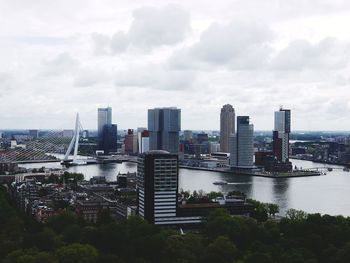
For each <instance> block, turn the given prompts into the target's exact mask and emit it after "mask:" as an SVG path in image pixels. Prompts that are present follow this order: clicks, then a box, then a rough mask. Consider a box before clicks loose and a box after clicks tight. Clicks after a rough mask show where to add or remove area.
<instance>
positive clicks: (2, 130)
mask: <svg viewBox="0 0 350 263" xmlns="http://www.w3.org/2000/svg"><path fill="white" fill-rule="evenodd" d="M137 128H146V127H141V126H139V127H136V128H125V129H124V128H123V129H120V128H119V127H118V131H127V130H128V129H133V130H134V131H135V130H136V129H137ZM29 130H38V131H63V130H74V128H62V129H48V128H44V129H36V128H13V129H11V128H6V129H0V132H9V131H29ZM84 130H88V131H93V132H97V129H95V128H94V129H88V128H86V129H85V128H84ZM186 130H190V131H192V132H219V133H220V130H219V129H218V130H211V129H206V130H201V129H181V132H183V131H186ZM272 131H273V129H272V130H254V133H259V132H263V133H269V132H271V133H272ZM315 132H316V133H349V135H350V130H338V131H332V130H295V131H293V130H292V131H291V134H295V133H315Z"/></svg>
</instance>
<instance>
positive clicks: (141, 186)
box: [137, 151, 178, 225]
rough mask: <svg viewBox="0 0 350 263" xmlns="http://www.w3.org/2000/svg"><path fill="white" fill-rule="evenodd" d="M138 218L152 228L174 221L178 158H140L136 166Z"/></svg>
mask: <svg viewBox="0 0 350 263" xmlns="http://www.w3.org/2000/svg"><path fill="white" fill-rule="evenodd" d="M137 192H138V197H137V200H138V208H139V215H140V216H141V217H143V218H144V219H146V220H147V221H148V222H149V223H152V224H157V225H161V224H168V223H169V220H174V219H175V218H176V212H177V193H178V157H177V155H176V154H170V153H169V152H166V151H149V152H147V153H144V154H141V155H140V156H139V158H138V162H137Z"/></svg>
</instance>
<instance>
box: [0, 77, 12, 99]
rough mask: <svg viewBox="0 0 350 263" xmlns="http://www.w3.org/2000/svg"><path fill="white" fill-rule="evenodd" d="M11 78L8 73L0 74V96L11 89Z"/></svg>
mask: <svg viewBox="0 0 350 263" xmlns="http://www.w3.org/2000/svg"><path fill="white" fill-rule="evenodd" d="M12 81H13V76H12V75H11V74H10V73H5V72H0V89H1V93H0V96H2V95H4V93H6V92H8V91H9V90H10V89H11V88H12Z"/></svg>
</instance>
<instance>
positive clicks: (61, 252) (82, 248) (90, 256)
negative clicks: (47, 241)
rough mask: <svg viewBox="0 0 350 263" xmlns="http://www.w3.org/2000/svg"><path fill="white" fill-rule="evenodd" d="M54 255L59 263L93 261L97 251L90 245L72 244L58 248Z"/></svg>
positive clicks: (90, 262)
mask: <svg viewBox="0 0 350 263" xmlns="http://www.w3.org/2000/svg"><path fill="white" fill-rule="evenodd" d="M56 256H57V258H58V260H59V262H60V263H94V262H96V260H97V258H98V252H97V250H96V249H95V248H94V247H93V246H90V245H82V244H72V245H68V246H64V247H61V248H59V249H58V250H57V251H56Z"/></svg>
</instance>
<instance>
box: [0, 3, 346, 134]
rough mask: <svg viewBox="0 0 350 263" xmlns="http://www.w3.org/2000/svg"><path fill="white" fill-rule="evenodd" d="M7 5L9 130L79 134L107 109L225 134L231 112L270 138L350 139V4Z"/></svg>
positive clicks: (0, 34)
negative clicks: (339, 134) (278, 133)
mask: <svg viewBox="0 0 350 263" xmlns="http://www.w3.org/2000/svg"><path fill="white" fill-rule="evenodd" d="M73 2H74V3H72V1H68V0H60V1H54V2H53V1H18V0H4V1H2V2H1V9H0V20H1V22H2V23H3V24H6V25H8V26H3V27H1V28H0V38H1V41H0V47H1V48H0V57H1V61H0V88H1V91H2V93H1V96H0V99H1V103H0V112H1V114H0V127H13V128H20V127H39V128H42V127H45V126H46V127H52V128H60V127H71V126H72V124H73V123H74V118H75V113H76V112H80V117H81V120H82V124H83V126H86V127H95V125H96V123H97V108H100V107H102V108H103V107H106V106H109V107H111V108H113V120H114V121H113V123H117V124H118V125H120V126H121V127H135V126H136V125H137V124H138V125H140V126H144V125H145V124H146V123H147V109H151V108H154V107H169V106H176V107H177V108H180V109H181V111H182V126H183V127H186V128H188V129H195V128H196V127H202V129H204V130H210V129H212V127H220V126H219V122H220V117H219V116H220V109H221V107H222V106H223V105H225V104H231V105H232V106H233V107H234V108H235V112H236V114H237V115H242V116H244V115H247V116H250V117H251V122H252V123H253V124H254V127H255V128H256V129H259V130H270V129H271V128H272V127H273V113H274V111H276V110H278V109H279V108H280V106H283V107H284V108H287V109H291V110H292V127H294V128H295V129H296V130H314V131H320V130H332V131H333V130H339V131H341V130H350V122H349V121H348V120H349V118H350V90H349V87H350V78H349V75H348V72H349V69H350V48H349V47H350V31H349V30H348V29H347V27H346V26H345V25H348V24H350V1H345V0H338V1H332V0H322V1H315V0H309V1H291V0H289V1H275V0H265V1H261V0H250V1H245V0H236V1H230V0H222V1H205V3H203V1H202V0H188V1H181V0H172V1H164V0H147V1H127V0H119V1H107V0H106V1H105V0H102V1H98V0H84V1H83V0H75V1H73Z"/></svg>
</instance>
